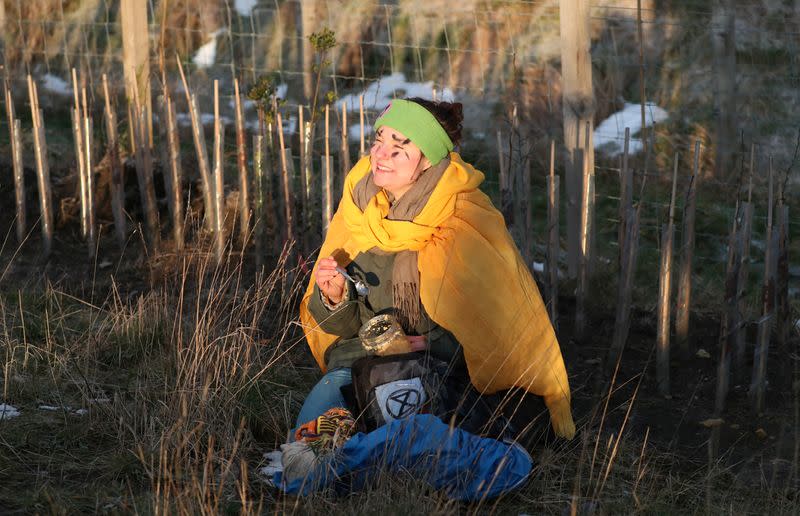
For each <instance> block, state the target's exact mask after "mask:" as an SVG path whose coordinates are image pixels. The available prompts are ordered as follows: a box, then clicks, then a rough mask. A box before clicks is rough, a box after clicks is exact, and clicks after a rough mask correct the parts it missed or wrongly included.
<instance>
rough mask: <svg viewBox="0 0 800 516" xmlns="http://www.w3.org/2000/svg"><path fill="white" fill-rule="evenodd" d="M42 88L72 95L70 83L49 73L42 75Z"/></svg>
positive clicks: (51, 91)
mask: <svg viewBox="0 0 800 516" xmlns="http://www.w3.org/2000/svg"><path fill="white" fill-rule="evenodd" d="M42 89H44V90H47V91H49V92H50V93H57V94H58V95H72V87H71V86H70V84H69V83H68V82H67V81H65V80H64V79H62V78H61V77H59V76H57V75H53V74H51V73H46V74H44V77H42Z"/></svg>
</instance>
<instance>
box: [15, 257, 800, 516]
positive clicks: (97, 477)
mask: <svg viewBox="0 0 800 516" xmlns="http://www.w3.org/2000/svg"><path fill="white" fill-rule="evenodd" d="M231 260H232V262H229V263H228V264H226V265H225V266H222V267H219V268H217V267H215V266H213V265H212V262H211V259H210V257H208V256H205V255H196V254H195V255H193V254H191V253H190V254H187V255H185V256H183V257H181V258H180V259H178V258H174V259H172V260H162V261H161V262H160V263H161V265H160V266H161V267H163V268H164V272H163V273H162V274H160V275H155V277H158V278H160V279H159V280H158V284H157V285H153V286H151V288H146V289H144V290H143V291H142V292H141V293H130V290H129V289H130V288H131V287H130V286H128V287H127V288H125V287H124V286H123V285H120V284H118V283H117V282H116V281H115V280H113V279H108V282H107V283H105V286H107V291H106V292H99V290H100V288H99V286H100V285H101V284H102V282H98V283H97V288H96V290H95V294H94V297H93V298H92V297H88V298H81V297H79V296H75V295H72V294H71V293H70V288H69V286H68V285H63V286H58V285H53V284H48V283H45V284H43V285H42V286H41V287H36V288H26V289H25V290H19V291H14V290H13V289H12V287H11V286H10V285H9V284H8V282H6V283H5V284H4V285H3V296H2V298H0V345H1V348H2V349H0V357H2V360H3V369H2V375H0V378H2V382H0V384H2V385H3V398H2V399H3V400H4V401H5V402H7V403H11V404H13V405H15V406H16V407H17V408H20V409H21V411H22V415H21V416H20V417H18V418H15V419H13V420H9V421H2V422H0V430H2V431H0V471H3V476H4V478H5V480H4V481H3V483H2V485H0V508H3V509H6V510H9V511H14V510H22V511H24V512H29V511H37V512H126V513H127V512H136V513H156V514H218V513H221V512H236V513H243V514H250V513H261V512H265V511H269V512H279V513H297V514H330V513H331V512H335V513H348V514H383V513H388V514H407V513H412V512H424V513H430V514H449V513H454V512H464V513H469V514H484V513H500V514H521V513H533V514H568V513H570V512H572V513H573V514H619V513H645V514H660V513H673V512H676V511H677V512H681V513H698V512H708V513H719V512H727V511H729V510H730V508H731V507H735V508H736V512H737V513H742V514H746V513H754V514H755V513H763V512H770V513H775V514H791V513H794V512H796V510H797V505H796V503H795V502H794V501H792V500H791V499H789V498H787V496H786V493H791V492H792V491H785V490H779V489H776V488H774V487H772V488H770V487H768V486H767V485H766V484H765V485H764V487H759V488H755V489H754V488H753V486H752V485H749V484H747V483H745V482H743V481H742V479H741V478H740V477H738V476H737V472H736V469H735V468H732V467H730V466H729V465H727V464H726V463H725V462H724V461H719V462H716V463H713V464H712V465H711V467H707V466H706V465H704V464H692V463H690V462H687V461H686V460H685V459H684V458H682V457H681V456H680V455H678V454H677V453H676V452H675V451H674V450H670V449H668V448H667V449H665V448H663V447H659V446H656V445H654V444H653V443H652V442H651V440H649V439H648V435H647V434H645V435H632V434H630V432H629V430H627V427H626V423H625V422H626V421H627V420H628V416H629V414H630V410H631V408H632V407H633V406H634V405H635V404H636V403H637V400H638V398H637V394H636V392H637V391H638V386H637V388H636V389H637V391H634V394H633V395H632V396H631V397H630V398H629V399H628V400H626V401H625V402H623V404H622V406H616V404H617V403H618V401H617V400H614V401H611V397H610V396H609V397H599V398H598V399H597V401H596V402H595V403H594V405H593V406H594V409H593V410H592V411H591V413H589V414H578V423H579V427H580V429H581V431H580V433H579V436H578V438H576V440H574V441H572V442H569V443H566V442H561V443H557V444H555V445H553V444H545V443H542V442H540V443H534V444H533V445H532V452H533V456H534V460H535V470H534V473H533V475H532V478H531V480H530V481H529V482H528V483H527V485H525V486H524V487H523V488H522V489H520V490H519V491H517V492H514V493H512V494H510V495H507V496H505V497H502V498H500V499H497V500H482V501H480V502H475V503H472V504H463V503H457V502H453V501H451V500H448V499H447V498H446V497H445V496H444V495H443V494H441V493H438V492H435V491H432V490H431V489H430V488H429V487H427V485H426V484H425V483H424V482H422V481H421V480H420V479H419V478H414V477H412V476H411V475H410V474H393V475H385V474H380V475H378V476H377V477H376V479H375V482H374V483H373V484H372V485H370V486H369V487H368V488H367V489H366V490H365V491H363V492H361V493H357V494H355V493H354V494H352V495H349V496H335V495H333V494H332V493H330V492H322V493H318V494H315V495H312V496H310V497H305V498H294V497H285V496H281V495H280V494H279V493H277V492H276V491H275V490H273V489H271V488H268V487H267V486H266V485H265V484H264V483H263V482H262V480H261V479H260V478H259V476H258V473H257V468H258V466H259V462H260V456H261V453H263V452H264V451H268V450H271V449H273V448H275V447H276V446H277V445H278V444H279V443H280V442H282V441H283V435H284V432H285V431H286V429H287V428H289V426H290V425H291V422H292V420H293V417H294V415H295V413H296V411H297V409H298V407H299V402H300V401H301V400H302V397H303V396H304V393H305V392H307V390H308V388H309V386H310V383H311V382H313V379H314V377H316V376H317V374H318V373H317V372H316V370H315V367H314V366H313V365H311V364H310V362H309V357H308V354H307V352H306V351H305V349H304V346H303V345H302V342H301V338H300V333H299V331H298V327H297V326H296V323H295V321H296V314H295V312H296V306H297V301H298V294H299V291H300V289H301V287H302V282H303V281H304V277H303V276H302V275H301V274H299V273H298V271H296V270H292V269H290V268H289V267H288V266H287V264H286V263H285V262H278V263H277V264H276V265H275V267H274V268H273V269H272V272H270V273H265V274H260V275H253V274H252V272H251V271H246V270H245V268H244V267H243V266H242V264H241V263H240V262H236V259H235V258H232V259H231ZM95 299H100V301H95ZM644 369H646V366H643V370H644ZM641 379H642V377H641V376H640V377H639V379H638V381H639V382H640V381H641ZM634 383H636V380H634ZM612 387H614V388H613V389H611V391H612V392H615V391H616V386H613V385H612ZM609 402H611V403H609ZM40 405H53V406H56V407H58V409H57V410H55V411H45V410H41V409H39V408H38V407H39V406H40ZM79 408H85V409H88V413H87V414H86V415H83V416H80V415H78V414H76V413H75V409H79ZM612 411H616V412H617V413H620V411H622V412H621V413H622V414H624V417H623V418H622V424H621V425H620V424H618V423H613V424H612V423H611V420H609V419H608V415H609V414H610V413H611V412H612Z"/></svg>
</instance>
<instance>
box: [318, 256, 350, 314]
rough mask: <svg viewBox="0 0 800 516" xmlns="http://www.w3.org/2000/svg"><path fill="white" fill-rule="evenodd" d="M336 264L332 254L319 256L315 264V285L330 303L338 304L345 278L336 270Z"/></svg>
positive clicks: (341, 296) (342, 292) (342, 295)
mask: <svg viewBox="0 0 800 516" xmlns="http://www.w3.org/2000/svg"><path fill="white" fill-rule="evenodd" d="M338 266H339V264H338V263H336V260H334V259H333V256H329V257H327V258H320V259H319V261H318V265H317V274H316V276H317V278H316V279H317V286H318V287H319V290H320V292H322V295H323V296H325V297H326V298H328V301H329V302H330V303H331V304H332V305H337V304H339V303H340V302H341V301H342V298H344V289H345V279H344V276H342V275H341V274H339V271H337V270H336V267H338Z"/></svg>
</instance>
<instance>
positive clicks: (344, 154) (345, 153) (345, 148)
mask: <svg viewBox="0 0 800 516" xmlns="http://www.w3.org/2000/svg"><path fill="white" fill-rule="evenodd" d="M348 137H349V134H348V127H347V104H346V103H345V102H342V143H341V149H340V151H339V154H340V156H341V157H340V161H341V170H342V173H341V176H340V178H339V179H340V181H339V183H340V184H339V185H337V187H336V192H337V194H339V195H340V194H341V192H342V187H343V185H344V178H345V177H347V173H348V172H350V168H352V166H353V165H352V164H351V162H350V145H349V143H348Z"/></svg>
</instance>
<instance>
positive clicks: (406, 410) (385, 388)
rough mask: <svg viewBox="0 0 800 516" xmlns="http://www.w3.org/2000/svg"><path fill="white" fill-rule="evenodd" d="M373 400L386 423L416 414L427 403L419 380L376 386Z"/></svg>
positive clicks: (411, 379)
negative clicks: (374, 399)
mask: <svg viewBox="0 0 800 516" xmlns="http://www.w3.org/2000/svg"><path fill="white" fill-rule="evenodd" d="M375 398H376V401H377V402H378V407H380V409H381V414H382V415H383V419H384V420H386V422H389V421H394V420H395V419H403V418H405V417H408V416H410V415H411V414H416V413H417V412H419V410H420V408H422V406H423V405H424V404H425V402H426V401H427V396H426V395H425V389H424V387H423V386H422V381H421V380H420V379H419V378H410V379H408V380H395V381H394V382H389V383H385V384H383V385H378V386H377V387H375Z"/></svg>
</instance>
